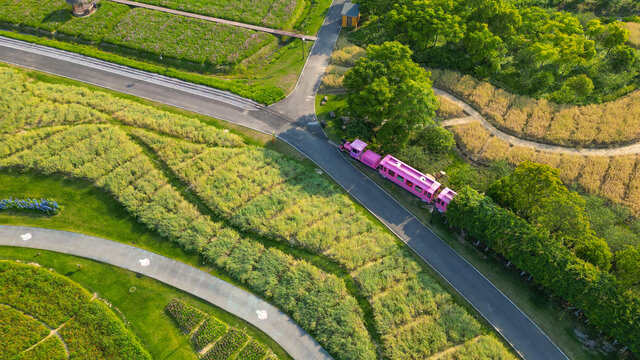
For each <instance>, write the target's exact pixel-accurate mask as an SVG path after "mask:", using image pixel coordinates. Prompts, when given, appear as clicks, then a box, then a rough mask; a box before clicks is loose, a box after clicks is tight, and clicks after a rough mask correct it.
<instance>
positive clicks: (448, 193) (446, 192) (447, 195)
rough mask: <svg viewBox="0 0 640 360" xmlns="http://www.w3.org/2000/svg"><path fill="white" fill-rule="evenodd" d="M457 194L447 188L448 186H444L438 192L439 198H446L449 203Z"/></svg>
mask: <svg viewBox="0 0 640 360" xmlns="http://www.w3.org/2000/svg"><path fill="white" fill-rule="evenodd" d="M456 195H458V193H457V192H455V191H453V190H451V189H449V188H444V190H442V192H441V193H440V195H438V197H439V198H441V199H446V200H447V203H449V202H450V201H451V200H453V198H454V197H455V196H456Z"/></svg>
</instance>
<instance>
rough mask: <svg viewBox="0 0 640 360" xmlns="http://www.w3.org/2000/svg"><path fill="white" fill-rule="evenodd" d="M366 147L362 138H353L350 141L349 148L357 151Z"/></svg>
mask: <svg viewBox="0 0 640 360" xmlns="http://www.w3.org/2000/svg"><path fill="white" fill-rule="evenodd" d="M366 147H367V143H366V142H364V141H362V140H360V139H355V140H353V142H352V143H351V148H352V149H355V150H358V151H362V150H363V149H364V148H366Z"/></svg>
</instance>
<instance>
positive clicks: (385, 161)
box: [340, 139, 457, 212]
mask: <svg viewBox="0 0 640 360" xmlns="http://www.w3.org/2000/svg"><path fill="white" fill-rule="evenodd" d="M366 147H367V144H366V143H365V142H363V141H362V140H359V139H356V140H354V141H353V142H348V141H344V140H343V144H342V145H341V146H340V150H342V151H346V152H349V155H351V157H352V158H354V159H356V160H359V161H360V162H362V163H364V164H365V165H367V166H369V167H371V168H372V169H375V170H377V171H378V172H379V173H380V175H382V176H383V177H384V178H386V179H388V180H390V181H393V182H394V183H396V184H398V185H399V186H401V187H402V188H404V189H405V190H407V191H409V192H410V193H412V194H413V195H415V196H417V197H419V198H420V199H421V200H422V201H424V202H426V203H429V204H430V203H431V202H432V201H433V200H434V198H435V199H436V202H435V206H436V209H438V210H439V211H441V212H446V211H447V205H449V203H450V202H451V200H453V198H454V197H455V196H456V195H457V193H456V192H455V191H453V190H451V189H449V188H448V187H445V188H444V190H442V191H440V193H438V190H440V188H441V184H440V183H439V182H437V181H436V179H434V178H433V176H431V175H429V174H423V173H421V172H420V171H418V170H416V169H414V168H412V167H411V166H409V165H407V164H405V163H403V162H402V161H400V160H398V159H396V158H395V157H393V156H392V155H387V156H385V157H384V158H382V156H380V155H379V154H377V153H375V152H373V151H371V150H365V149H366ZM436 195H437V196H436Z"/></svg>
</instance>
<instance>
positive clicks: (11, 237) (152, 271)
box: [0, 225, 331, 360]
mask: <svg viewBox="0 0 640 360" xmlns="http://www.w3.org/2000/svg"><path fill="white" fill-rule="evenodd" d="M27 233H28V234H30V235H31V238H29V239H28V240H24V239H23V238H22V237H21V236H23V235H25V234H27ZM0 246H17V247H27V248H34V249H41V250H50V251H55V252H60V253H65V254H70V255H75V256H80V257H84V258H88V259H92V260H96V261H100V262H103V263H106V264H109V265H114V266H117V267H121V268H124V269H127V270H131V271H134V272H136V273H139V274H142V275H145V276H147V277H150V278H152V279H155V280H158V281H161V282H163V283H165V284H168V285H171V286H173V287H175V288H178V289H180V290H182V291H185V292H187V293H189V294H192V295H194V296H197V297H199V298H201V299H203V300H206V301H208V302H210V303H211V304H214V305H216V306H218V307H220V308H222V309H223V310H225V311H228V312H230V313H231V314H233V315H235V316H237V317H239V318H241V319H243V320H245V321H247V322H248V323H250V324H252V325H254V326H255V327H257V328H258V329H260V330H262V331H263V332H264V333H266V334H267V335H269V337H271V338H272V339H273V340H274V341H276V342H277V343H278V344H280V346H282V348H283V349H284V350H285V351H286V352H287V353H289V354H290V355H291V356H292V357H293V358H294V359H296V360H327V359H331V356H329V354H328V353H327V352H326V351H325V350H324V349H323V348H322V347H320V345H318V343H317V342H316V341H315V340H314V339H313V338H312V337H311V336H309V335H308V334H307V333H306V332H305V331H304V330H303V329H302V328H301V327H300V326H298V325H297V324H296V323H295V322H294V321H293V320H292V319H291V318H289V316H287V315H286V314H285V313H283V312H282V311H280V310H279V309H278V308H276V307H275V306H273V305H270V304H269V303H267V302H265V301H263V300H261V299H260V298H258V297H257V296H255V295H253V294H251V293H250V292H247V291H244V290H242V289H240V288H238V287H236V286H235V285H232V284H229V283H228V282H226V281H223V280H220V279H218V278H217V277H215V276H213V275H209V274H207V273H206V272H204V271H200V270H198V269H196V268H194V267H191V266H189V265H186V264H183V263H181V262H179V261H176V260H173V259H170V258H168V257H164V256H162V255H158V254H155V253H152V252H149V251H146V250H142V249H140V248H137V247H134V246H130V245H126V244H122V243H119V242H116V241H111V240H106V239H102V238H98V237H93V236H87V235H82V234H78V233H73V232H68V231H59V230H50V229H42V228H36V227H25V226H8V225H0ZM143 259H148V260H149V261H150V263H149V265H147V266H142V264H141V263H140V260H143ZM258 310H260V311H266V312H267V318H266V319H264V320H261V319H260V318H258V314H257V312H256V311H258Z"/></svg>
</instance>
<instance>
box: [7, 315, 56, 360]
mask: <svg viewBox="0 0 640 360" xmlns="http://www.w3.org/2000/svg"><path fill="white" fill-rule="evenodd" d="M0 334H2V336H1V337H0V349H2V357H3V359H9V358H11V357H12V356H13V355H16V354H18V353H20V352H22V351H23V350H25V349H28V348H29V347H31V346H32V345H34V344H36V343H37V342H38V341H40V340H41V339H43V338H44V337H45V336H47V335H48V334H49V329H47V328H46V326H44V325H42V324H41V323H40V322H38V321H37V320H35V319H33V318H31V317H29V316H27V315H25V314H23V313H22V312H20V311H18V310H15V309H13V308H11V307H10V306H7V305H1V304H0Z"/></svg>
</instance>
